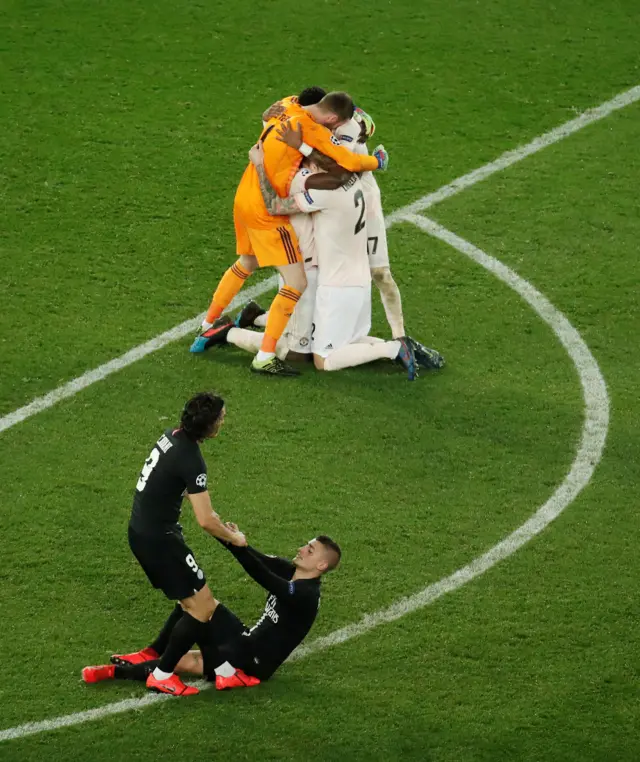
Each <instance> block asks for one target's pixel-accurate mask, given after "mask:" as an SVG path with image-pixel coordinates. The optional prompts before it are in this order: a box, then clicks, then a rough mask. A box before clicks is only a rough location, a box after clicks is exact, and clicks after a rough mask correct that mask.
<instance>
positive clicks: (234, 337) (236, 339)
mask: <svg viewBox="0 0 640 762" xmlns="http://www.w3.org/2000/svg"><path fill="white" fill-rule="evenodd" d="M263 336H264V334H263V333H258V332H257V331H250V330H249V329H248V328H235V327H234V328H231V330H230V331H229V333H228V334H227V342H228V343H229V344H233V345H234V346H236V347H238V348H239V349H244V350H245V351H246V352H251V354H252V355H255V354H256V353H258V355H259V354H260V347H261V346H262V338H263ZM288 352H289V347H288V346H287V340H286V339H285V337H284V336H283V337H282V338H281V339H280V341H279V342H278V343H277V344H276V354H277V355H278V357H279V358H280V359H281V360H284V358H285V357H286V356H287V354H288ZM263 354H264V355H267V353H266V352H263ZM269 356H270V357H273V353H271V354H270V355H269ZM258 359H259V360H260V359H261V358H258Z"/></svg>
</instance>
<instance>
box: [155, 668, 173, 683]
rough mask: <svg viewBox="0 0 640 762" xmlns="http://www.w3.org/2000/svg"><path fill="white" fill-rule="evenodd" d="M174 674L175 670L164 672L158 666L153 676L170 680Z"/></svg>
mask: <svg viewBox="0 0 640 762" xmlns="http://www.w3.org/2000/svg"><path fill="white" fill-rule="evenodd" d="M172 674H173V672H163V671H162V670H161V669H159V668H158V667H156V668H155V669H154V670H153V676H154V677H155V679H156V680H168V679H169V678H170V677H171V675H172Z"/></svg>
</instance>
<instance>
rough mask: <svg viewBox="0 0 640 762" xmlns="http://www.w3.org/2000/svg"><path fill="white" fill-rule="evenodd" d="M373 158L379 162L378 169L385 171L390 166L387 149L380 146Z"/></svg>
mask: <svg viewBox="0 0 640 762" xmlns="http://www.w3.org/2000/svg"><path fill="white" fill-rule="evenodd" d="M373 156H375V157H376V159H377V160H378V169H381V170H383V171H384V170H385V169H387V167H388V166H389V153H388V151H387V149H386V148H385V147H384V146H382V145H380V146H377V147H376V149H375V150H374V152H373Z"/></svg>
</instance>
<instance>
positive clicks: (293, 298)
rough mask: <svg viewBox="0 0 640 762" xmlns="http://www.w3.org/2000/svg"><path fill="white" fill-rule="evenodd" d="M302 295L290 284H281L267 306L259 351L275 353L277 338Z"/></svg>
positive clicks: (282, 331)
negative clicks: (269, 305)
mask: <svg viewBox="0 0 640 762" xmlns="http://www.w3.org/2000/svg"><path fill="white" fill-rule="evenodd" d="M301 296H302V291H298V290H297V289H295V288H292V287H291V286H283V287H282V288H281V289H280V291H278V293H277V294H276V298H275V299H274V300H273V302H271V307H269V316H268V318H267V325H266V326H265V329H264V338H263V339H262V346H261V347H260V351H261V352H266V353H268V354H275V351H276V344H277V343H278V339H279V338H280V337H281V336H282V334H283V333H284V329H285V328H286V327H287V323H288V322H289V318H290V317H291V315H292V314H293V310H294V309H295V306H296V304H297V303H298V300H299V299H300V297H301Z"/></svg>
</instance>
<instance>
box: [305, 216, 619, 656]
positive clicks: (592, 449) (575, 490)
mask: <svg viewBox="0 0 640 762" xmlns="http://www.w3.org/2000/svg"><path fill="white" fill-rule="evenodd" d="M403 221H406V222H411V223H413V224H414V225H417V226H418V227H419V228H420V229H421V230H423V231H425V232H426V233H429V234H430V235H432V236H435V237H436V238H439V239H440V240H441V241H444V242H445V243H448V244H449V245H450V246H453V248H454V249H457V250H458V251H459V252H460V253H462V254H464V255H465V256H467V257H469V258H470V259H472V260H473V261H474V262H477V263H478V264H479V265H482V266H483V267H484V268H486V269H487V270H489V272H491V273H492V274H493V275H495V276H496V277H497V278H499V279H500V280H501V281H503V282H504V283H506V284H507V285H508V286H510V287H511V288H512V289H513V290H514V291H516V292H517V293H518V294H519V295H520V296H521V297H522V298H523V299H524V300H525V301H526V302H527V303H528V304H529V306H530V307H531V308H532V309H533V310H534V312H536V313H537V314H538V315H539V317H540V318H542V320H544V322H545V323H547V325H549V326H550V327H551V329H552V330H553V332H554V333H555V335H556V336H557V337H558V339H559V341H560V343H561V344H562V346H563V347H564V348H565V350H566V352H567V354H568V355H569V357H570V358H571V360H572V361H573V364H574V365H575V368H576V371H577V372H578V377H579V378H580V383H581V385H582V393H583V398H584V408H585V417H584V424H583V427H582V435H581V440H580V446H579V448H578V452H577V454H576V457H575V460H574V461H573V464H572V466H571V469H570V470H569V473H568V474H567V475H566V476H565V478H564V480H563V482H562V484H560V486H559V487H558V488H557V489H556V491H555V492H554V493H553V495H551V497H550V498H549V499H548V500H547V502H546V503H545V504H544V505H542V506H541V507H540V508H538V510H537V511H536V512H535V513H534V514H533V516H531V518H529V519H528V520H527V521H525V523H524V524H522V526H520V527H518V529H516V530H515V532H512V533H511V534H510V535H509V536H508V537H505V539H504V540H502V541H501V542H499V543H498V544H497V545H494V547H493V548H491V549H490V550H488V551H487V552H486V553H484V554H483V555H482V556H480V557H478V558H476V559H475V560H474V561H472V562H471V563H470V564H468V565H467V566H465V567H463V568H462V569H458V571H456V572H454V573H453V574H452V575H451V576H449V577H445V578H444V579H441V580H439V581H438V582H435V583H434V584H433V585H429V586H428V587H425V588H424V589H423V590H421V591H420V592H418V593H415V594H414V595H411V596H408V597H407V598H402V599H401V600H399V601H396V602H395V603H393V604H392V605H391V606H390V607H389V608H387V609H384V610H382V611H377V612H375V613H374V614H367V615H366V616H364V617H363V618H362V620H361V621H360V622H357V623H355V624H350V625H348V626H347V627H343V628H342V629H340V630H336V631H335V632H332V633H331V634H330V635H327V636H326V637H324V638H318V639H317V640H315V641H313V642H312V643H309V645H307V646H302V647H301V648H299V649H298V650H297V651H296V652H295V653H294V654H292V657H293V658H298V659H300V658H303V657H304V656H307V655H308V654H311V653H315V652H316V651H322V650H324V649H325V648H329V647H331V646H335V645H338V643H344V642H345V641H346V640H351V639H352V638H355V637H357V636H358V635H362V634H364V633H365V632H368V631H369V630H371V629H373V628H374V627H377V626H378V625H380V624H383V623H385V622H393V621H394V620H396V619H400V617H403V616H405V615H406V614H409V613H410V612H412V611H416V610H417V609H420V608H423V607H424V606H428V605H429V604H431V603H433V602H434V601H437V600H438V598H440V597H442V596H443V595H445V594H446V593H450V592H453V591H454V590H457V589H458V588H459V587H462V586H463V585H466V584H467V582H471V580H473V579H475V578H476V577H479V576H480V575H481V574H484V572H486V571H487V570H488V569H491V567H492V566H495V565H496V564H497V563H498V562H499V561H502V560H504V559H505V558H508V557H509V556H511V555H513V554H514V553H515V552H516V551H517V550H519V549H520V548H521V547H522V546H523V545H525V544H526V543H527V542H529V540H531V539H532V538H533V537H535V536H536V535H537V534H539V533H540V532H541V531H542V530H543V529H544V528H545V527H546V526H548V525H549V524H550V523H551V522H552V521H553V520H554V519H555V518H557V517H558V516H559V515H560V514H561V513H562V511H563V510H564V509H565V508H566V507H567V506H568V505H569V504H570V503H571V502H572V501H573V500H575V499H576V497H577V496H578V495H579V493H580V492H581V491H582V490H583V489H584V488H585V487H586V486H587V484H588V483H589V481H590V479H591V477H592V475H593V472H594V470H595V468H596V466H597V465H598V463H599V462H600V459H601V457H602V453H603V450H604V445H605V441H606V438H607V429H608V426H609V396H608V394H607V386H606V383H605V380H604V378H603V377H602V374H601V372H600V369H599V367H598V363H597V362H596V360H595V358H594V357H593V355H592V354H591V352H590V350H589V347H588V346H587V345H586V343H585V341H584V339H583V338H582V337H581V336H580V334H579V333H578V331H576V329H575V328H574V327H573V326H572V325H571V323H570V322H569V321H568V320H567V318H566V317H565V316H564V315H563V314H562V312H560V310H558V309H556V307H554V306H553V304H551V302H550V301H549V300H548V299H547V298H546V297H545V296H544V295H543V294H541V293H540V292H539V291H538V290H537V289H536V288H534V287H533V286H532V285H531V284H530V283H529V282H528V281H526V280H524V278H521V277H520V276H519V275H517V274H516V273H515V272H514V271H513V270H511V269H510V268H508V267H507V266H506V265H505V264H503V263H502V262H500V261H499V260H497V259H494V257H491V256H489V255H488V254H486V253H485V252H484V251H482V250H481V249H479V248H478V247H477V246H474V245H473V244H471V243H469V242H468V241H465V239H464V238H461V237H460V236H458V235H456V234H455V233H452V232H451V231H450V230H447V229H446V228H444V227H443V226H442V225H439V224H438V223H437V222H434V221H433V220H430V219H427V218H425V217H422V216H421V215H417V214H408V215H405V216H404V218H403Z"/></svg>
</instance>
